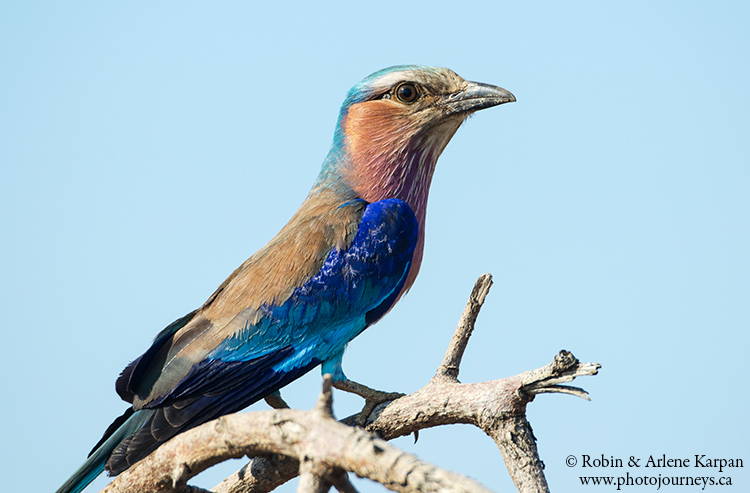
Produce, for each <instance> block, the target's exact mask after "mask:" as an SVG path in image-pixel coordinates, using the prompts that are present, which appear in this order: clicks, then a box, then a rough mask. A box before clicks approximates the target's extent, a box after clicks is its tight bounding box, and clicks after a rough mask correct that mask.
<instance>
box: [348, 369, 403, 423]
mask: <svg viewBox="0 0 750 493" xmlns="http://www.w3.org/2000/svg"><path fill="white" fill-rule="evenodd" d="M333 386H334V387H335V388H337V389H339V390H343V391H345V392H349V393H352V394H357V395H358V396H360V397H362V398H363V399H364V400H365V405H364V407H363V408H362V411H360V412H359V416H358V417H357V425H358V426H360V427H364V425H365V423H367V418H369V417H370V414H371V413H372V411H373V410H374V409H375V408H376V407H377V406H378V405H380V404H382V403H384V402H389V401H394V400H396V399H398V398H399V397H403V396H404V395H406V394H402V393H401V392H383V391H382V390H375V389H372V388H370V387H367V386H366V385H362V384H361V383H357V382H355V381H353V380H349V379H346V380H339V381H336V382H333Z"/></svg>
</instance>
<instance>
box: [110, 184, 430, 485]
mask: <svg viewBox="0 0 750 493" xmlns="http://www.w3.org/2000/svg"><path fill="white" fill-rule="evenodd" d="M332 214H333V215H334V216H337V217H338V216H341V217H344V218H346V221H349V224H350V225H351V224H353V225H354V226H355V227H354V228H347V227H343V229H342V231H343V232H344V234H345V235H347V234H348V235H349V236H350V237H351V238H349V239H348V241H346V239H344V240H342V239H341V238H338V239H337V238H336V235H327V234H320V235H317V232H316V231H307V232H306V233H307V236H308V237H310V236H311V237H316V236H319V237H320V238H322V239H323V241H328V245H327V253H326V256H325V257H324V259H323V261H322V262H321V263H320V264H319V265H318V266H317V270H316V272H314V273H313V274H312V275H311V276H309V277H308V278H307V279H305V280H304V282H301V283H299V284H298V285H297V286H295V287H293V288H292V289H290V290H289V294H288V296H287V297H286V298H285V299H282V300H277V299H272V300H270V301H268V299H267V301H264V302H263V303H260V304H258V303H254V302H253V300H250V301H249V302H248V301H247V300H246V301H245V302H244V306H246V308H244V309H242V310H240V311H239V312H238V313H234V314H227V313H222V312H219V311H211V310H210V309H206V307H205V306H204V308H203V309H201V310H200V311H198V312H193V313H191V314H189V315H187V316H186V317H183V318H182V319H180V320H178V321H176V322H175V323H173V324H172V325H171V326H170V327H168V328H167V329H165V330H164V331H162V333H161V334H159V336H157V338H156V340H155V341H154V345H153V346H152V348H151V349H149V350H148V351H147V352H146V353H144V355H143V356H141V358H139V359H138V360H136V361H135V362H134V363H133V364H131V365H130V366H129V367H128V368H126V370H125V371H124V372H123V374H122V375H121V377H120V379H119V380H118V392H119V393H120V395H122V396H123V397H124V398H126V400H129V401H131V402H133V403H134V407H136V409H138V408H140V409H152V410H154V411H155V413H154V415H153V417H152V418H151V419H150V420H149V421H148V423H146V425H145V426H144V427H143V428H142V429H141V430H139V431H138V432H137V433H135V434H134V435H132V436H131V437H129V438H128V439H126V440H125V441H123V443H122V444H121V445H120V446H118V447H117V449H115V451H114V453H113V454H112V457H111V458H110V461H109V463H108V469H110V470H111V471H112V472H113V473H117V472H120V471H121V470H124V469H126V468H127V467H129V465H130V464H132V463H134V462H136V461H137V460H140V459H141V458H143V457H144V456H145V455H147V454H148V453H149V452H150V451H151V450H153V449H154V448H156V447H157V446H158V445H159V443H161V442H163V441H166V440H168V439H169V438H171V437H172V436H174V435H176V434H177V433H179V432H181V431H184V430H185V429H188V428H191V427H193V426H197V425H198V424H201V423H203V422H206V421H209V420H211V419H214V418H216V417H218V416H221V415H223V414H227V413H231V412H236V411H238V410H240V409H243V408H244V407H247V406H248V405H250V404H251V403H253V402H255V401H257V400H259V399H261V398H262V397H264V396H266V395H268V394H270V393H272V392H274V391H276V390H278V389H279V388H281V387H283V386H284V385H286V384H288V383H289V382H291V381H292V380H294V379H296V378H298V377H299V376H300V375H302V374H303V373H305V372H307V371H309V370H310V369H311V368H313V367H314V366H316V365H318V364H319V363H321V362H323V361H326V360H328V359H330V358H332V357H334V356H335V355H337V354H340V353H341V352H342V351H343V349H344V347H345V345H346V344H347V343H348V342H349V341H351V340H352V339H353V338H354V337H355V336H356V335H357V334H359V333H360V332H361V331H362V330H364V329H365V328H366V327H367V326H368V325H369V324H371V323H373V322H375V321H376V320H377V319H379V318H380V317H381V316H382V315H383V314H384V313H385V312H386V311H388V309H389V308H390V307H391V306H392V305H393V303H394V302H395V301H396V299H397V297H398V295H399V294H400V292H401V290H402V289H403V286H404V282H405V280H406V277H407V275H408V273H409V269H410V267H411V260H412V256H413V253H414V248H415V245H416V243H417V235H418V225H417V220H416V218H415V217H414V214H413V212H412V210H411V209H410V208H409V206H408V205H407V204H406V203H405V202H403V201H401V200H398V199H387V200H383V201H379V202H374V203H372V204H368V203H366V202H364V201H361V200H355V201H351V202H347V203H345V204H342V205H340V206H337V207H335V208H334V210H333V212H332ZM346 221H343V222H346ZM343 222H342V224H343ZM330 223H331V221H328V222H327V224H329V225H330ZM346 231H351V233H352V234H349V233H346ZM326 238H328V239H326ZM331 239H333V241H331ZM347 243H348V244H347ZM272 244H273V241H272ZM314 248H318V247H317V246H315V247H314ZM266 249H268V247H266ZM262 252H263V250H262V251H261V252H259V253H262ZM266 255H267V256H266V257H264V256H263V255H261V256H260V257H259V258H260V259H261V261H263V260H262V259H263V258H274V257H273V256H270V257H269V256H268V252H266ZM299 255H301V256H302V257H303V258H307V256H308V255H309V253H308V252H299ZM251 260H252V259H251ZM286 260H287V263H291V264H294V260H293V259H291V258H290V259H286ZM246 267H248V268H255V269H256V272H261V271H262V270H263V269H258V268H257V267H252V266H247V265H246ZM266 269H267V270H269V271H271V269H270V268H266ZM243 272H245V271H243ZM237 274H238V273H237V272H235V275H237ZM240 274H241V273H240ZM263 281H264V282H267V283H268V282H271V281H268V280H263ZM273 281H275V280H273ZM235 286H236V284H235V283H234V282H233V281H232V280H231V278H230V280H229V281H228V282H227V283H225V285H224V288H223V290H222V289H220V291H221V292H219V294H218V295H216V298H215V299H213V301H212V303H217V302H218V303H222V302H223V303H224V306H231V305H232V303H235V302H234V301H232V300H229V301H227V300H222V299H221V298H222V296H229V295H231V296H234V297H237V296H238V293H239V292H240V290H238V289H236V288H235ZM235 304H236V303H235ZM208 308H210V306H209V307H208Z"/></svg>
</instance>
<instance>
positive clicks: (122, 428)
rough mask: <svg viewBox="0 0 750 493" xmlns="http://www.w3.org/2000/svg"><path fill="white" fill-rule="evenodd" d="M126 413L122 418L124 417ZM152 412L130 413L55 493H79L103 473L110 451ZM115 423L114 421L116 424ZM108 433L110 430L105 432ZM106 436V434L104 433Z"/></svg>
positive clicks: (136, 429) (142, 423) (144, 410)
mask: <svg viewBox="0 0 750 493" xmlns="http://www.w3.org/2000/svg"><path fill="white" fill-rule="evenodd" d="M130 413H132V411H130V412H129V413H126V414H125V415H123V417H126V416H127V415H128V414H130ZM153 413H154V412H153V411H152V410H150V409H143V410H140V411H136V412H135V413H132V414H131V415H130V416H129V417H128V418H127V419H125V420H124V422H123V423H122V424H120V425H119V427H118V428H117V429H116V430H114V431H112V432H111V434H110V435H109V437H107V438H106V440H104V441H103V442H100V444H97V447H96V448H95V449H94V450H93V451H92V452H91V454H90V455H89V457H88V459H86V462H84V463H83V464H81V467H79V468H78V470H77V471H76V472H74V473H73V474H72V475H71V476H70V477H69V478H68V480H67V481H65V483H64V484H63V485H62V486H60V488H58V490H57V492H56V493H79V492H80V491H82V490H83V489H84V488H86V486H88V485H89V483H91V482H92V481H93V480H94V479H96V477H97V476H99V475H100V474H101V473H102V472H104V464H106V462H107V459H109V456H110V455H111V454H112V451H113V450H114V449H115V447H117V445H118V444H119V443H120V442H122V441H123V439H125V438H127V437H128V436H130V435H132V434H133V433H135V432H136V431H138V430H139V429H140V428H141V427H142V426H143V425H144V424H145V423H146V421H148V419H149V418H150V417H151V415H152V414H153ZM116 423H117V421H115V423H113V424H116ZM107 432H108V433H109V432H110V430H107ZM105 436H106V433H105Z"/></svg>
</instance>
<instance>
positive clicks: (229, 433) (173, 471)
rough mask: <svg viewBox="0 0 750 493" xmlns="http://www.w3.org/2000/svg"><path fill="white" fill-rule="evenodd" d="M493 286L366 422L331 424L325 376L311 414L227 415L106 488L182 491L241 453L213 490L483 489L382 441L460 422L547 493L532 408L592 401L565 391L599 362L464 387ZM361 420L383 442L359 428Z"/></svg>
mask: <svg viewBox="0 0 750 493" xmlns="http://www.w3.org/2000/svg"><path fill="white" fill-rule="evenodd" d="M491 285H492V277H491V276H490V275H489V274H485V275H483V276H481V277H480V278H479V279H478V280H477V282H476V284H475V286H474V289H473V291H472V294H471V296H470V298H469V301H468V303H467V305H466V308H465V309H464V312H463V314H462V316H461V320H460V321H459V324H458V327H457V328H456V332H455V334H454V335H453V338H452V340H451V343H450V345H449V347H448V350H447V352H446V354H445V357H444V359H443V362H442V364H441V365H440V367H438V369H437V372H436V374H435V376H434V377H433V378H432V379H431V380H430V382H428V383H427V385H425V387H423V388H422V389H420V390H418V391H417V392H414V393H413V394H409V395H406V396H402V397H399V398H397V399H395V400H393V401H389V402H384V403H382V404H380V405H378V406H376V407H375V408H374V409H373V411H372V412H371V413H370V414H369V415H368V416H360V415H359V414H357V415H354V416H349V417H348V418H346V419H344V420H342V421H341V423H338V422H336V421H335V420H334V419H333V418H332V416H333V415H332V411H331V390H330V380H328V379H326V380H325V382H326V383H325V384H324V391H323V393H322V394H321V400H320V402H319V403H318V405H317V406H316V407H315V408H314V409H313V410H311V411H308V412H303V411H295V410H291V409H277V410H276V411H261V412H256V413H248V414H238V415H232V416H225V417H222V418H220V419H218V420H216V421H213V422H211V423H207V424H205V425H203V426H201V427H198V428H196V429H194V430H191V431H188V432H186V433H183V434H181V435H179V436H177V437H175V438H174V439H172V440H171V441H170V442H168V443H166V444H165V445H162V446H161V447H160V448H159V449H157V450H156V452H154V453H153V454H152V455H151V456H149V457H148V458H146V459H144V460H143V461H141V462H139V463H138V464H136V465H135V466H133V467H132V468H131V469H130V470H128V471H126V472H125V473H123V474H122V476H121V477H120V478H118V479H116V480H115V481H114V482H113V483H112V484H111V485H110V486H109V487H107V488H106V489H105V490H103V491H104V492H107V493H114V492H120V491H163V492H171V491H175V492H177V491H187V490H184V489H182V488H184V487H185V486H184V485H185V484H186V481H187V480H188V478H189V477H192V476H194V475H195V474H198V472H200V471H202V470H204V469H206V468H208V467H210V466H211V465H214V464H216V463H218V462H221V461H223V460H226V459H229V458H239V457H242V456H248V457H251V458H253V459H252V460H251V462H250V463H248V464H247V465H246V466H244V467H243V468H242V469H240V470H239V471H237V472H236V473H234V474H233V475H232V476H230V477H228V478H227V479H225V480H224V481H223V482H222V483H221V484H219V485H217V486H216V487H215V488H214V489H213V490H212V491H214V492H215V493H251V492H252V493H262V492H268V491H272V490H273V489H275V488H276V487H278V486H279V485H281V484H283V483H285V482H286V481H289V480H290V479H292V478H294V477H295V476H297V475H301V479H300V486H299V490H298V491H310V492H313V491H315V492H317V491H328V489H329V488H330V487H331V486H332V485H333V486H334V487H336V488H337V489H338V490H339V491H341V492H345V493H352V492H355V491H356V490H355V489H354V487H353V486H351V483H349V482H348V479H347V478H346V474H345V473H344V471H351V472H354V473H355V474H357V475H358V476H360V477H367V478H370V479H372V480H374V481H378V482H380V483H381V484H383V485H384V486H386V487H387V488H389V489H392V490H395V491H437V490H440V491H487V490H486V489H485V488H484V487H482V486H480V485H478V484H476V483H475V482H473V481H471V480H469V479H467V478H464V477H462V476H459V475H456V474H453V473H449V472H447V471H443V470H440V469H438V468H435V467H434V466H431V465H429V464H426V463H423V462H420V461H419V460H418V459H416V458H415V457H413V456H410V455H408V454H406V453H404V452H401V451H399V450H397V449H395V448H393V447H391V446H390V445H388V444H387V443H386V442H385V440H391V439H393V438H396V437H399V436H404V435H409V434H411V433H415V432H418V431H419V430H421V429H425V428H431V427H434V426H440V425H446V424H455V423H469V424H473V425H475V426H477V427H478V428H480V429H481V430H482V431H484V432H485V433H486V434H487V435H488V436H489V437H490V438H492V439H493V440H494V441H495V443H496V444H497V446H498V448H499V449H500V451H501V453H502V455H503V459H504V460H505V464H506V466H507V467H508V471H509V472H510V475H511V477H512V478H513V481H514V483H515V485H516V488H517V489H518V490H519V491H522V492H547V491H549V488H548V486H547V482H546V479H545V477H544V473H543V465H542V462H541V460H540V458H539V454H538V451H537V447H536V439H535V437H534V435H533V433H532V431H531V426H530V425H529V423H528V421H527V420H526V417H525V416H526V405H527V404H528V403H529V402H531V401H532V400H533V399H534V397H535V396H536V395H537V394H541V393H553V392H555V393H567V394H571V395H576V396H578V397H582V398H584V399H588V396H587V393H586V391H584V390H583V389H580V388H577V387H570V386H565V385H561V384H562V383H565V382H569V381H571V380H573V379H575V378H576V377H579V376H586V375H595V374H596V373H597V371H598V369H599V368H600V365H599V364H596V363H580V362H579V361H578V360H577V359H576V358H575V357H574V356H573V355H572V354H571V353H569V352H567V351H564V350H563V351H560V353H559V354H558V355H556V356H555V358H554V361H553V362H552V363H550V364H548V365H546V366H544V367H542V368H539V369H536V370H532V371H527V372H524V373H521V374H519V375H515V376H512V377H507V378H502V379H499V380H492V381H488V382H480V383H465V384H464V383H460V382H459V381H458V373H459V367H460V363H461V359H462V356H463V353H464V350H465V348H466V345H467V343H468V340H469V338H470V336H471V333H472V331H473V330H474V325H475V322H476V318H477V315H478V314H479V311H480V309H481V307H482V304H483V303H484V300H485V298H486V296H487V293H488V292H489V289H490V287H491ZM282 403H283V401H280V400H278V401H277V400H275V399H274V398H272V399H271V400H270V401H269V404H272V405H274V407H279V408H282V407H283V404H282ZM358 422H361V423H364V427H365V429H366V430H367V431H369V432H371V433H374V434H377V436H378V437H379V438H375V437H374V436H373V435H371V434H368V433H365V432H364V431H363V430H361V429H359V428H357V427H355V425H356V424H357V423H358ZM342 423H343V424H342ZM345 425H349V426H345ZM175 464H178V466H175ZM456 481H457V482H456ZM135 485H137V487H136V486H135ZM458 485H461V486H458ZM414 488H427V489H414ZM432 488H436V489H432ZM457 488H458V489H457ZM192 491H193V492H196V493H197V492H198V491H202V490H199V489H193V490H192Z"/></svg>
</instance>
